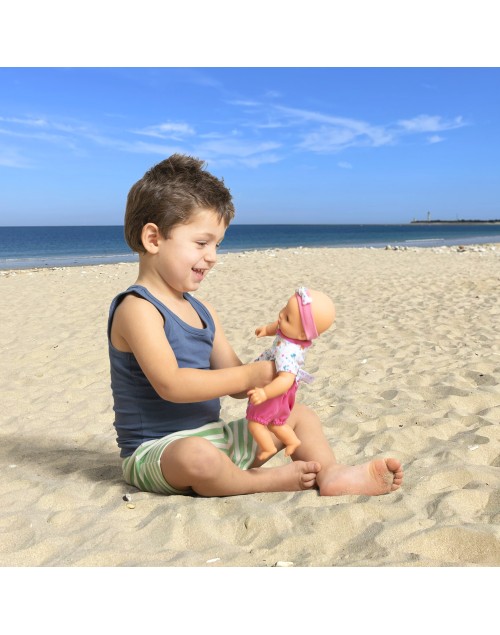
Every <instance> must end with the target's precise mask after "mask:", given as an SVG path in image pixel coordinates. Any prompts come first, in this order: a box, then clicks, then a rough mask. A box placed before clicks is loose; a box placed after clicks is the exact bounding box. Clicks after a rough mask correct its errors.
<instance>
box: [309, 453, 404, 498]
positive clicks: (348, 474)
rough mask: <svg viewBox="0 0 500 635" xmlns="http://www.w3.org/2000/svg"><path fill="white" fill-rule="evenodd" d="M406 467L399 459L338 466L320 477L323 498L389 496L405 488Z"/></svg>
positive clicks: (320, 490)
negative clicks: (402, 486)
mask: <svg viewBox="0 0 500 635" xmlns="http://www.w3.org/2000/svg"><path fill="white" fill-rule="evenodd" d="M402 482H403V466H402V465H401V462H400V461H399V460H398V459H392V458H391V459H375V460H373V461H370V462H369V463H363V464H362V465H339V464H334V465H332V466H330V467H329V468H327V469H325V470H324V471H323V470H322V471H321V472H320V473H319V474H318V478H317V483H318V487H319V493H320V495H321V496H343V495H353V494H354V495H365V496H380V495H381V494H389V493H390V492H394V491H396V490H397V489H399V488H400V487H401V483H402Z"/></svg>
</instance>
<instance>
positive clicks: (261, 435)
mask: <svg viewBox="0 0 500 635" xmlns="http://www.w3.org/2000/svg"><path fill="white" fill-rule="evenodd" d="M248 429H249V430H250V434H251V435H252V436H253V438H254V439H255V442H256V443H257V445H258V446H259V450H260V452H258V454H257V458H258V459H259V461H265V460H266V459H268V458H269V457H270V456H272V455H273V454H276V452H277V451H278V450H277V449H276V446H275V445H274V441H273V437H272V436H271V433H270V432H269V430H268V426H265V425H263V424H262V423H258V422H257V421H249V422H248Z"/></svg>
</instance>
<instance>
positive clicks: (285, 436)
mask: <svg viewBox="0 0 500 635" xmlns="http://www.w3.org/2000/svg"><path fill="white" fill-rule="evenodd" d="M269 429H270V430H271V432H272V433H273V434H274V435H275V436H276V437H277V438H278V439H279V440H280V441H281V442H282V443H283V444H284V445H285V446H286V447H285V456H291V455H292V454H293V453H294V452H295V450H296V449H297V448H298V447H299V445H300V444H301V441H300V439H299V438H298V436H297V435H296V434H295V432H294V431H293V428H291V427H290V426H289V425H288V424H287V423H284V424H283V425H281V426H276V425H273V424H269Z"/></svg>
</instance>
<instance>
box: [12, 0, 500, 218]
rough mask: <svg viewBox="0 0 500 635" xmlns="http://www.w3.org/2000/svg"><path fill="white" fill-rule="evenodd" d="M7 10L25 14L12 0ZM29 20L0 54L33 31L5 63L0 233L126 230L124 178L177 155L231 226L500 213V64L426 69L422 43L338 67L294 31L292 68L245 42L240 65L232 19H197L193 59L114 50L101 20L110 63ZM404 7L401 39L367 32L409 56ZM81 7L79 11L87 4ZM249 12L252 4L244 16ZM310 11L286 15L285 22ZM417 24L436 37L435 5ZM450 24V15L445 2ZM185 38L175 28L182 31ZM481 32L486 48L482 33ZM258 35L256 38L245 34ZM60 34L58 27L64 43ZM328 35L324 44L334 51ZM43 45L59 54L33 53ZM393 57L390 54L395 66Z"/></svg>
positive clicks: (130, 179) (127, 181)
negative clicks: (414, 54)
mask: <svg viewBox="0 0 500 635" xmlns="http://www.w3.org/2000/svg"><path fill="white" fill-rule="evenodd" d="M259 1H260V0H259ZM479 1H481V0H479ZM312 2H313V4H314V2H315V0H312ZM49 4H53V3H49ZM147 4H152V3H151V2H150V1H149V0H147ZM258 4H259V3H258ZM292 4H293V3H292ZM385 4H388V3H387V2H385ZM34 6H35V9H34V11H36V10H37V9H36V6H38V5H34ZM121 6H122V7H126V6H128V5H127V3H125V4H124V5H123V4H122V5H121ZM200 6H203V7H205V6H206V5H200ZM228 6H230V5H228ZM290 6H291V5H290ZM301 6H302V5H301ZM370 6H371V7H372V8H371V10H373V11H374V9H373V5H370ZM392 6H393V7H395V6H399V5H397V3H396V5H392ZM47 7H48V5H47V6H46V10H45V11H44V15H45V14H48V19H50V12H49V11H48V9H47ZM355 8H357V7H355ZM13 10H15V11H18V13H19V15H17V16H16V17H17V18H19V17H20V16H21V8H19V7H18V8H17V9H15V8H14V9H12V8H10V9H9V11H13ZM59 11H60V9H59ZM186 11H187V9H186ZM353 11H354V9H353ZM191 12H192V10H191ZM457 14H458V12H457V13H456V14H455V20H456V15H457ZM40 15H41V14H40ZM40 15H38V17H36V19H35V20H32V23H30V24H28V23H23V24H24V27H25V28H27V29H28V32H27V37H24V39H19V37H17V36H16V34H15V33H14V34H13V35H12V36H11V39H10V40H9V41H8V42H7V44H6V45H2V44H0V60H1V59H4V60H5V59H7V61H9V56H7V55H5V54H3V55H2V53H5V50H6V49H7V48H8V49H9V51H15V47H16V46H17V47H18V50H22V51H23V53H25V50H26V45H27V43H28V42H32V41H33V42H34V46H33V48H32V49H28V50H29V51H30V52H29V53H28V54H24V55H23V56H22V59H21V62H20V63H19V62H17V61H16V60H15V59H14V62H11V63H6V64H4V65H3V66H1V67H0V226H7V225H14V226H16V225H106V224H108V225H120V224H122V222H123V214H124V208H125V201H126V196H127V193H128V191H129V189H130V187H131V186H132V185H133V183H135V182H136V181H137V180H138V179H139V178H141V176H142V175H143V174H144V173H145V172H146V171H147V170H148V169H149V168H150V167H151V166H152V165H154V164H155V163H157V162H159V161H161V160H163V159H165V158H166V157H168V156H169V155H170V154H172V153H174V152H181V153H186V154H189V155H192V156H196V157H199V158H201V159H203V160H205V161H206V162H207V167H208V169H209V170H210V171H211V172H213V173H214V174H215V175H216V176H218V177H221V178H223V179H224V182H225V183H226V185H227V186H228V187H229V188H230V190H231V193H232V195H233V198H234V202H235V206H236V219H235V222H237V223H304V222H305V223H408V222H410V221H411V220H413V219H418V220H424V219H426V218H427V215H428V214H430V215H431V218H432V219H443V220H456V219H464V218H465V219H468V218H472V219H485V220H488V219H495V218H500V179H499V167H500V108H499V107H498V104H499V103H500V69H499V68H498V67H494V66H493V67H492V66H486V65H485V66H481V65H477V66H465V65H463V66H445V65H443V66H431V64H430V63H429V62H427V61H426V60H425V57H424V56H422V55H421V54H419V56H418V58H419V59H420V58H422V59H423V60H424V61H423V62H422V63H424V64H426V65H425V66H418V65H415V64H408V66H391V65H386V64H385V58H383V61H382V63H380V65H379V66H371V65H370V66H369V65H367V62H368V60H371V59H372V57H373V63H377V60H378V59H379V58H377V55H376V54H375V52H376V51H378V50H379V49H375V48H374V49H373V51H374V54H373V56H372V55H371V51H372V49H371V48H370V46H368V49H367V51H368V52H366V51H365V53H364V54H363V56H362V59H361V62H362V63H361V64H355V65H352V66H351V65H350V64H349V63H346V64H344V65H340V66H336V65H335V64H334V63H330V61H329V59H328V58H324V57H323V58H322V59H323V62H322V63H318V62H316V60H317V59H320V58H318V56H316V57H314V56H313V58H312V59H311V58H308V57H307V56H305V55H304V51H306V50H307V51H309V50H312V46H309V45H308V46H307V47H305V48H304V46H303V38H302V39H297V40H294V39H293V38H289V41H288V42H287V46H288V48H284V47H283V50H285V52H286V54H287V56H286V59H288V60H289V61H290V63H291V64H293V63H294V61H295V60H297V59H299V60H301V61H302V64H303V65H302V64H300V65H299V64H296V65H290V66H289V65H288V64H287V65H284V64H283V62H282V57H280V56H279V55H277V54H274V55H269V56H268V57H267V56H264V57H265V58H266V60H267V63H266V62H265V60H264V59H263V58H262V55H261V57H260V59H259V56H258V55H256V54H255V53H252V54H251V55H247V56H246V57H244V58H243V60H242V59H241V56H238V55H237V53H236V52H235V49H233V48H231V46H229V44H231V42H234V38H235V37H240V38H241V39H242V41H243V42H244V38H245V35H244V33H242V32H241V31H240V32H238V33H237V34H236V35H234V34H231V32H230V31H228V30H227V28H226V29H225V31H224V33H225V34H226V38H225V39H224V38H223V37H222V36H219V35H218V34H217V33H216V36H217V37H212V35H213V33H212V32H210V31H209V30H207V29H205V31H206V33H205V35H206V38H205V40H204V41H203V40H201V38H200V36H199V33H200V30H198V32H194V34H192V41H193V42H196V41H197V40H199V41H198V44H199V46H198V48H196V49H195V54H194V55H193V56H191V58H188V62H187V63H186V62H183V63H179V61H177V60H178V57H177V58H176V57H175V56H172V55H164V56H161V55H157V54H156V55H153V56H151V55H150V56H149V57H147V56H146V60H145V63H144V61H143V59H144V58H142V57H141V56H140V55H137V51H141V50H143V47H141V42H139V43H138V45H137V46H136V47H135V48H131V45H130V41H129V39H127V40H126V43H125V44H126V46H124V43H123V42H122V43H121V49H120V47H119V46H117V47H113V46H110V42H109V41H108V40H107V37H108V36H107V34H106V33H105V31H103V32H102V33H101V34H100V35H101V40H102V39H103V37H105V38H106V51H112V52H113V51H115V50H121V51H123V50H126V51H128V52H129V55H128V56H127V55H125V56H124V57H123V58H122V59H123V60H124V62H125V63H123V64H116V65H115V64H113V63H109V61H111V62H113V60H114V59H115V58H114V57H113V55H112V54H111V53H106V54H100V55H98V58H97V60H96V59H95V58H94V59H93V58H92V57H91V56H89V55H88V54H85V55H84V56H83V59H81V58H78V55H77V59H76V62H75V58H74V56H72V55H71V54H70V53H71V49H70V48H69V45H68V41H69V38H70V35H71V34H70V33H68V32H67V31H64V30H61V28H60V26H59V23H57V24H56V26H57V29H56V26H54V27H53V31H52V32H51V31H48V30H47V28H45V29H40V28H38V29H37V28H36V27H37V20H38V19H39V18H40ZM415 15H416V17H415V19H414V22H413V24H414V27H415V29H414V30H413V31H411V32H410V31H408V32H404V31H403V32H398V31H397V30H395V29H394V27H393V25H392V24H390V25H389V26H388V27H387V35H386V36H385V37H384V33H381V32H380V30H378V31H376V30H375V28H372V29H371V30H372V31H376V32H375V36H376V38H377V39H378V41H387V42H388V48H391V50H392V49H394V47H393V45H392V41H391V40H390V37H389V36H390V35H391V34H393V33H396V36H397V37H399V41H400V42H401V40H402V39H404V38H407V39H408V40H409V42H410V48H412V50H413V51H414V50H415V48H414V47H412V42H411V37H412V33H413V32H414V31H416V35H415V36H414V37H416V38H418V39H419V41H420V40H421V31H422V29H423V28H424V27H423V24H424V23H423V22H422V25H421V26H419V23H418V22H417V18H418V14H415ZM433 15H434V18H435V14H433ZM59 16H61V14H60V13H59ZM113 16H114V18H113V19H115V20H116V13H114V14H113ZM80 18H81V20H82V21H85V19H90V18H88V17H87V16H86V15H85V14H84V13H82V14H81V16H80ZM258 18H259V15H255V16H254V15H248V16H247V19H248V22H249V25H250V26H252V25H253V24H257V23H258V22H257V19H258ZM483 18H484V16H483ZM129 19H130V20H134V19H136V16H135V15H134V14H130V15H129ZM185 19H186V15H184V20H185ZM280 19H281V18H280ZM303 19H304V16H303V15H300V14H296V15H295V20H296V22H295V24H294V25H292V27H294V28H297V25H298V24H300V21H301V20H303ZM420 19H421V20H422V21H423V20H424V19H425V20H426V22H425V28H426V29H427V31H426V35H427V38H428V39H427V43H429V42H431V43H432V38H431V35H432V32H431V31H430V30H429V29H430V27H429V20H428V14H427V15H423V17H422V16H421V17H420ZM462 19H463V20H464V23H468V22H470V21H471V20H472V19H473V18H472V17H471V15H470V14H467V15H465V14H464V15H463V16H462ZM252 20H253V22H252ZM444 20H446V23H448V22H449V14H448V13H447V14H446V15H444ZM434 21H435V20H434ZM366 22H367V23H366ZM17 23H18V21H14V22H12V24H17ZM260 23H262V21H261V22H260ZM93 24H99V23H96V22H95V21H94V23H93ZM150 24H151V21H150ZM433 24H434V22H431V26H432V25H433ZM456 24H457V23H456V22H455V25H456ZM484 24H490V26H491V25H492V23H489V22H486V23H485V21H484V19H483V28H484ZM162 25H163V23H162ZM162 25H160V26H162ZM202 26H203V25H202ZM363 26H364V28H365V32H364V34H365V35H366V34H367V33H368V30H369V29H370V28H371V23H370V21H365V22H363V24H361V23H360V22H358V23H356V28H357V29H362V28H363ZM373 26H375V25H373ZM30 27H31V32H30V31H29V28H30ZM150 28H151V27H150ZM200 28H201V27H200ZM320 28H321V25H318V23H316V30H318V29H320ZM462 28H463V27H462ZM491 28H493V27H492V26H491ZM250 31H252V29H250ZM80 32H82V33H83V35H82V37H84V38H85V50H86V51H89V50H94V48H95V49H96V50H97V51H99V48H98V44H99V33H97V32H96V35H95V36H93V35H92V34H90V36H89V33H88V31H87V30H86V29H85V28H83V29H81V30H80V31H75V32H74V37H75V38H77V37H80V36H79V35H78V34H80ZM176 32H177V31H176V30H175V29H174V30H172V29H170V30H169V37H168V38H166V39H162V40H157V39H155V37H154V34H152V35H151V38H149V32H148V35H147V36H146V39H150V40H151V41H152V42H156V43H157V44H158V43H160V44H161V45H162V46H164V42H170V41H171V40H172V39H173V35H174V33H176ZM178 32H179V33H180V37H183V38H184V39H185V36H186V33H185V31H183V30H182V29H181V28H180V29H179V30H178ZM10 33H11V32H10V30H8V31H6V34H5V35H6V36H7V37H9V36H10ZM60 33H63V36H61V35H60ZM318 33H319V37H318V38H317V40H318V41H319V42H324V41H325V40H324V38H322V37H321V31H319V30H318ZM442 33H443V31H442V30H441V29H440V28H436V38H435V39H439V47H440V49H439V50H440V51H445V53H446V52H447V51H448V50H449V47H446V46H443V43H444V40H443V39H442ZM448 33H454V34H455V37H456V42H455V44H456V47H455V48H456V50H459V51H461V52H463V51H464V50H467V49H465V48H464V46H463V45H462V44H463V42H464V38H463V34H462V32H461V31H460V28H457V27H456V28H455V30H454V31H451V30H448ZM313 35H314V34H313ZM487 35H488V34H487V32H486V35H485V37H484V38H483V41H484V42H489V41H491V42H493V40H491V38H488V37H487ZM231 36H232V38H233V40H231ZM252 36H253V39H254V41H255V33H254V31H252ZM375 36H374V37H375ZM35 37H39V38H40V40H39V42H37V41H36V39H35ZM58 37H65V38H66V39H65V41H64V42H63V44H64V43H65V47H63V46H61V44H60V42H59V41H58V39H57V38H58ZM309 37H310V38H312V37H313V36H311V34H310V33H309ZM143 38H144V34H143ZM363 39H366V38H363ZM313 40H314V38H313ZM338 40H339V38H338V37H336V38H332V39H330V40H328V45H329V46H330V48H331V47H333V46H334V43H335V42H337V41H338ZM4 41H5V38H4ZM142 41H144V39H143V40H142ZM207 41H208V42H209V44H208V45H207V44H206V43H205V42H207ZM211 41H212V42H217V43H218V46H219V49H217V50H218V51H220V50H221V48H223V49H224V56H223V57H222V59H223V60H225V61H224V62H223V63H219V62H218V61H216V62H215V63H213V65H209V64H210V61H211V60H213V59H214V57H213V55H211V52H213V50H214V48H215V47H214V46H213V45H210V42H211ZM310 41H311V39H310ZM94 42H95V46H89V43H90V44H93V43H94ZM468 42H469V45H471V42H470V41H468ZM50 43H52V44H53V48H54V49H56V50H57V51H58V52H59V59H61V62H58V61H57V59H56V61H55V62H54V61H53V60H54V58H53V56H50V55H46V54H45V55H44V53H46V52H47V51H49V50H50V46H49V44H50ZM457 43H458V45H457ZM173 44H174V46H175V45H176V42H174V43H173ZM191 44H192V42H190V46H191ZM341 44H342V42H341ZM301 45H302V48H301ZM2 46H4V50H3V51H2ZM101 47H102V41H101ZM180 48H181V47H179V46H177V49H178V50H179V49H180ZM430 48H431V47H430V45H426V46H425V47H424V46H423V45H422V47H421V49H422V50H424V49H425V50H426V51H427V49H430ZM470 48H472V46H470ZM275 49H276V50H279V51H281V50H282V47H281V46H278V47H275ZM477 49H478V47H476V48H475V49H474V50H477ZM61 50H62V51H63V52H64V55H63V56H62V58H61ZM253 50H254V51H261V47H258V46H256V47H254V49H253ZM401 50H402V49H401V48H400V49H398V52H399V51H401ZM130 51H132V52H133V55H131V54H130ZM182 51H183V52H184V49H182ZM294 51H297V52H298V54H294ZM205 52H206V53H205ZM321 52H322V53H323V52H324V50H322V51H321ZM261 53H262V51H261ZM396 57H397V59H398V60H399V63H401V61H402V63H404V60H405V59H406V58H405V56H404V55H402V54H401V55H398V56H396ZM219 58H220V56H219ZM337 58H339V56H338V55H337ZM46 59H48V60H49V61H48V62H45V65H43V64H44V61H45V60H46ZM130 59H133V60H134V63H130V62H129V60H130ZM150 59H154V63H153V62H149V60H150ZM190 59H194V61H195V63H192V64H190V63H189V60H190ZM340 59H343V58H342V56H340ZM439 59H441V58H440V57H439V56H438V61H439ZM461 59H462V58H460V57H458V61H459V62H460V60H461ZM107 61H108V64H107V65H106V62H107ZM167 61H168V62H169V63H166V62H167ZM196 61H197V63H196ZM249 61H250V63H249ZM273 61H274V64H273ZM127 62H129V63H128V65H127ZM276 62H278V63H276ZM363 62H364V64H363ZM39 64H40V65H39ZM229 64H231V65H229Z"/></svg>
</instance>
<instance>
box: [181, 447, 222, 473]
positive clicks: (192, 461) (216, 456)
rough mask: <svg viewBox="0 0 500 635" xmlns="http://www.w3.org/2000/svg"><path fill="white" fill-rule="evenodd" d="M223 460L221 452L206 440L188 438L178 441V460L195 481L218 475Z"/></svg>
mask: <svg viewBox="0 0 500 635" xmlns="http://www.w3.org/2000/svg"><path fill="white" fill-rule="evenodd" d="M221 459H222V455H221V451H220V450H219V449H217V448H216V447H215V446H214V445H212V443H210V441H207V440H206V439H200V438H198V437H188V438H187V439H180V440H179V441H178V447H177V448H176V460H177V461H179V462H180V463H182V467H183V470H184V472H185V473H186V474H189V475H191V476H192V477H193V478H195V479H205V478H210V477H212V476H213V475H214V474H216V473H217V472H218V470H219V469H220V464H221Z"/></svg>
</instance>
